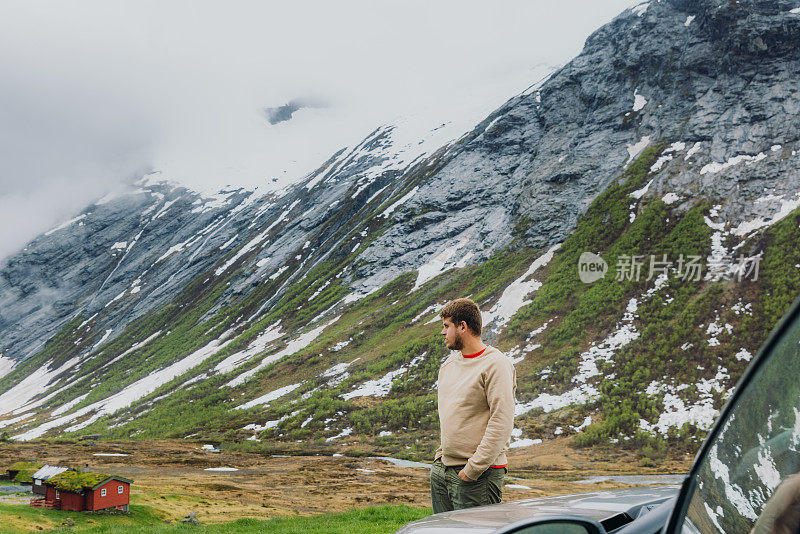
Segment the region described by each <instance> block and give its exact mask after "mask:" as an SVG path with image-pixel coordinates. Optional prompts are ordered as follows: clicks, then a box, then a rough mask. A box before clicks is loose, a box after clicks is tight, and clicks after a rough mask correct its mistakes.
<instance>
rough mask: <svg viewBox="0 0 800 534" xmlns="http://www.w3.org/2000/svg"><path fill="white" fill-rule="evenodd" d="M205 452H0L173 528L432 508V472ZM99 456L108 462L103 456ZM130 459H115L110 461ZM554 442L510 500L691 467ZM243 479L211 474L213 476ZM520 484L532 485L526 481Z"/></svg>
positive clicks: (101, 448) (524, 455)
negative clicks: (109, 479)
mask: <svg viewBox="0 0 800 534" xmlns="http://www.w3.org/2000/svg"><path fill="white" fill-rule="evenodd" d="M201 445H202V444H200V443H191V442H185V441H180V440H159V441H136V442H124V443H104V442H97V443H91V442H79V443H63V444H59V443H10V444H2V445H0V470H2V468H3V467H5V466H6V465H9V464H11V463H13V462H14V461H17V460H20V459H35V460H37V461H39V462H42V463H46V464H51V465H65V466H70V467H84V468H86V467H87V466H88V469H89V470H91V471H96V472H103V473H108V474H117V475H121V476H124V477H126V478H131V479H133V480H134V484H133V485H132V486H131V490H132V503H133V504H146V505H149V506H152V507H153V508H155V509H156V510H158V511H159V514H160V515H161V517H162V518H163V519H168V520H175V519H178V518H181V517H184V516H186V515H187V514H188V513H189V512H190V511H195V512H196V513H197V516H198V518H199V519H200V520H201V521H202V522H218V521H232V520H235V519H238V518H241V517H254V518H261V519H265V518H270V517H277V516H291V515H311V514H317V513H330V512H339V511H344V510H347V509H351V508H353V507H360V506H375V505H381V504H400V503H404V504H408V505H411V506H429V505H430V497H429V494H428V491H429V490H428V487H429V486H428V470H427V469H424V468H419V467H399V466H396V465H393V464H392V463H390V462H388V461H385V460H378V459H367V458H350V457H346V456H343V457H331V456H291V457H283V456H264V455H259V454H247V453H238V452H226V451H223V452H209V451H205V450H202V449H201ZM98 454H100V455H103V456H98ZM109 454H111V455H125V456H106V455H109ZM608 456H609V454H608V453H605V454H604V455H603V456H602V457H600V456H597V455H595V456H593V455H592V454H591V453H585V452H581V451H575V450H573V449H570V448H569V447H566V446H565V443H556V442H549V443H546V444H543V445H540V446H537V447H528V448H526V449H516V450H514V451H512V453H511V454H510V462H511V466H512V471H511V472H510V473H509V475H510V476H512V477H515V479H513V480H508V481H507V484H511V485H514V486H527V487H528V488H530V489H525V488H522V487H510V488H506V489H505V490H504V492H503V498H504V500H518V499H525V498H531V497H539V496H543V495H554V494H559V493H580V492H585V491H592V490H596V489H608V488H615V487H625V486H627V485H626V484H621V483H618V482H610V481H605V482H600V483H594V484H580V483H577V482H575V481H574V480H576V479H580V478H586V477H588V476H593V475H603V474H609V473H614V474H642V473H646V474H652V473H657V472H665V471H666V472H673V473H674V472H685V471H686V469H688V461H687V462H681V461H677V462H672V463H669V464H665V466H664V467H663V468H662V469H661V470H652V469H650V470H648V469H642V468H638V467H637V465H636V463H635V459H633V458H629V457H626V456H624V455H623V456H622V457H618V458H608ZM226 467H227V468H235V469H237V470H236V471H206V470H205V469H207V468H226ZM516 478H522V480H517V479H516Z"/></svg>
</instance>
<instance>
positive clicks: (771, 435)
mask: <svg viewBox="0 0 800 534" xmlns="http://www.w3.org/2000/svg"><path fill="white" fill-rule="evenodd" d="M798 341H800V320H797V319H795V320H794V321H793V324H791V325H789V326H788V328H786V329H785V330H784V331H783V334H782V336H781V337H780V338H779V339H778V340H777V342H776V343H775V344H774V345H772V350H771V351H770V353H769V355H768V359H767V360H764V363H763V364H762V365H761V367H760V369H759V370H758V371H757V372H756V373H755V374H754V375H753V377H752V380H750V381H749V382H748V383H747V385H746V386H745V387H746V390H744V391H743V392H742V395H741V396H739V398H738V399H737V401H736V404H735V406H734V407H733V409H732V411H731V412H730V415H729V417H728V419H727V421H726V422H725V423H724V425H723V427H722V428H721V431H720V432H719V434H718V435H717V436H716V438H715V439H714V441H713V442H712V443H710V444H709V447H708V454H706V455H705V457H704V458H703V459H702V461H701V462H702V463H701V464H700V465H699V466H698V471H697V484H696V487H695V491H694V494H693V495H692V497H691V500H690V502H689V507H688V509H687V512H686V516H685V518H684V521H683V526H682V532H690V533H695V532H700V533H703V534H706V533H717V532H721V533H731V532H750V531H751V530H753V531H754V532H773V528H774V529H775V530H774V531H776V532H784V530H782V529H783V528H786V530H785V531H786V532H797V531H798V530H797V527H798V524H800V474H798V471H800V452H798V451H800V345H799V344H798Z"/></svg>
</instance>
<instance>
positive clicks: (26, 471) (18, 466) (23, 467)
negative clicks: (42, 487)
mask: <svg viewBox="0 0 800 534" xmlns="http://www.w3.org/2000/svg"><path fill="white" fill-rule="evenodd" d="M42 467H44V464H40V463H37V462H32V461H29V460H22V461H19V462H14V463H13V464H11V465H10V466H9V467H8V470H9V471H18V473H17V474H16V475H15V476H14V482H19V483H23V482H29V483H31V484H32V483H33V474H34V473H35V472H36V471H38V470H39V469H41V468H42Z"/></svg>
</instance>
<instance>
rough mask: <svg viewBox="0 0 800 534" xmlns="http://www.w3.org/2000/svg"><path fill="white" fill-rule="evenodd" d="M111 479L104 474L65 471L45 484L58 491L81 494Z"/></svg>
mask: <svg viewBox="0 0 800 534" xmlns="http://www.w3.org/2000/svg"><path fill="white" fill-rule="evenodd" d="M109 478H111V475H106V474H103V473H76V472H75V471H64V472H63V473H59V474H57V475H56V476H54V477H52V478H50V479H49V480H45V482H44V483H45V484H47V485H48V486H53V487H54V488H56V489H57V490H61V491H72V492H79V491H81V490H82V489H91V488H93V487H95V486H96V485H98V484H100V483H101V482H103V481H104V480H107V479H109Z"/></svg>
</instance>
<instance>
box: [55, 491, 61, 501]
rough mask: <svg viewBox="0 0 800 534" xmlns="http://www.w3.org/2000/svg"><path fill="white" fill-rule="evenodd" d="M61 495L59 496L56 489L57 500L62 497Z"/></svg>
mask: <svg viewBox="0 0 800 534" xmlns="http://www.w3.org/2000/svg"><path fill="white" fill-rule="evenodd" d="M60 498H61V497H59V496H58V490H56V500H58V499H60Z"/></svg>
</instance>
